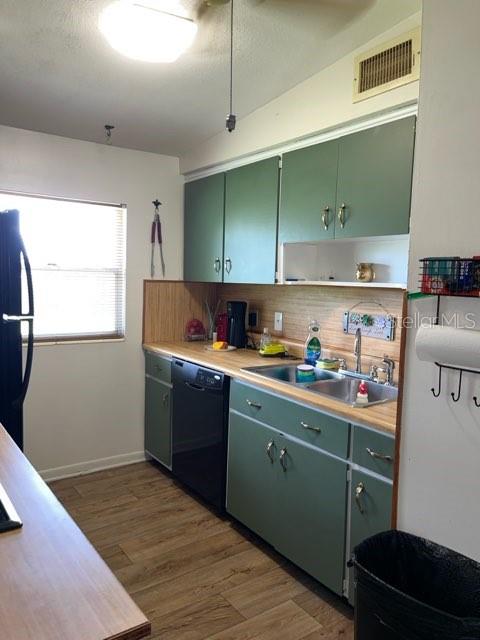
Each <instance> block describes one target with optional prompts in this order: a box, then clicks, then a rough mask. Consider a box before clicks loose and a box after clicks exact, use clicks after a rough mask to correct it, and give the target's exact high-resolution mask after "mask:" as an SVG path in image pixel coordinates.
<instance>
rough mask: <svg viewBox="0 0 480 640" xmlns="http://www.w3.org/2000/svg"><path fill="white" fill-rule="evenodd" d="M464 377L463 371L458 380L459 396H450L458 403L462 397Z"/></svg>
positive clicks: (452, 394)
mask: <svg viewBox="0 0 480 640" xmlns="http://www.w3.org/2000/svg"><path fill="white" fill-rule="evenodd" d="M462 376H463V371H462V370H460V377H459V379H458V391H457V396H456V397H455V394H454V393H453V391H452V393H451V394H450V395H451V396H452V400H453V401H454V402H458V401H459V400H460V396H461V395H462Z"/></svg>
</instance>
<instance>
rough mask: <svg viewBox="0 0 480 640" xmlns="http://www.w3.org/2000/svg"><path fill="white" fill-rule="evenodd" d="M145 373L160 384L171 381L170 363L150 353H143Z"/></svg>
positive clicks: (162, 357) (168, 360)
mask: <svg viewBox="0 0 480 640" xmlns="http://www.w3.org/2000/svg"><path fill="white" fill-rule="evenodd" d="M145 373H146V374H147V376H152V378H157V380H161V381H162V382H167V383H170V382H171V381H172V361H171V360H170V358H166V357H164V356H161V355H159V354H156V353H153V352H152V351H145Z"/></svg>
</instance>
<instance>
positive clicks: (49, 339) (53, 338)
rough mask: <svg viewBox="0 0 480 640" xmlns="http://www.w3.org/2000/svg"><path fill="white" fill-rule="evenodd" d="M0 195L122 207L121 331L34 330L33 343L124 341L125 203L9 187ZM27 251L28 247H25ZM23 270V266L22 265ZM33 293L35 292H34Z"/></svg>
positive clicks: (38, 344)
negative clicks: (38, 332)
mask: <svg viewBox="0 0 480 640" xmlns="http://www.w3.org/2000/svg"><path fill="white" fill-rule="evenodd" d="M0 195H6V196H18V197H24V198H38V199H41V200H55V201H60V202H68V203H74V204H85V205H93V206H101V207H113V208H116V209H123V216H124V218H123V225H124V233H123V247H122V250H123V251H122V254H123V287H122V290H121V296H122V300H123V304H122V307H123V308H122V315H123V331H122V332H121V333H120V332H104V333H98V334H89V335H77V334H74V333H72V334H68V335H59V336H57V335H54V334H52V335H50V336H44V337H42V336H40V337H38V336H35V332H34V345H35V346H51V345H60V344H89V343H90V344H97V343H100V342H125V340H126V331H127V329H126V316H127V299H126V289H127V222H128V220H127V213H128V207H127V205H126V204H125V203H116V202H103V201H95V200H82V199H79V198H67V197H64V196H50V195H45V194H38V193H28V192H25V191H14V190H9V189H0ZM27 253H28V247H27ZM22 271H23V267H22ZM119 290H120V287H118V288H116V291H119ZM34 294H35V292H34ZM26 345H27V338H25V337H23V336H22V346H26Z"/></svg>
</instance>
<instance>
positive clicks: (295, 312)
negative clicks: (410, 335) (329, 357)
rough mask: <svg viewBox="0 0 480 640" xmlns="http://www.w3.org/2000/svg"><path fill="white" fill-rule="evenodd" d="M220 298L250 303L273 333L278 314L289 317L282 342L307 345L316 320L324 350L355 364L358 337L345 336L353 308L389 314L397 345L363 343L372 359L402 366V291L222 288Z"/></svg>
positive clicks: (375, 341) (262, 324) (368, 340)
mask: <svg viewBox="0 0 480 640" xmlns="http://www.w3.org/2000/svg"><path fill="white" fill-rule="evenodd" d="M217 296H219V297H220V298H221V299H222V302H223V303H225V302H226V301H227V300H246V301H247V302H248V303H249V308H250V309H251V310H258V312H259V328H258V331H262V328H263V327H268V328H269V329H270V331H271V332H272V333H274V331H273V327H274V314H275V311H281V312H282V313H283V332H282V336H283V337H284V338H285V339H286V340H292V341H300V342H303V341H304V340H305V339H306V337H307V334H308V325H309V323H310V321H311V320H313V319H315V320H317V321H318V322H319V323H320V337H321V340H322V346H323V347H324V348H325V349H328V350H331V351H332V352H339V354H340V355H342V356H344V357H345V356H346V357H347V359H349V356H350V354H351V352H352V351H353V341H354V336H352V335H346V334H345V333H344V332H343V314H344V312H345V311H348V310H350V309H351V308H352V307H353V306H355V305H358V306H356V307H355V310H356V311H360V312H365V313H372V314H384V313H389V314H391V315H393V316H394V317H395V318H396V321H397V328H396V331H395V339H394V340H393V341H391V342H389V341H386V340H379V339H377V338H367V337H363V340H362V353H363V356H364V360H365V364H368V363H367V358H368V357H372V358H382V357H383V356H384V355H388V356H389V357H391V358H393V359H394V360H395V361H396V362H398V361H399V360H400V351H401V329H400V325H401V318H402V309H403V299H404V292H403V291H401V290H397V289H370V288H359V287H326V286H324V287H322V286H307V285H240V284H223V285H218V286H217Z"/></svg>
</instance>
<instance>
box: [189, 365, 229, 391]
mask: <svg viewBox="0 0 480 640" xmlns="http://www.w3.org/2000/svg"><path fill="white" fill-rule="evenodd" d="M195 382H196V384H198V385H200V386H201V387H205V388H207V389H221V388H222V385H223V375H222V374H221V373H217V372H215V371H209V370H208V369H199V370H198V371H197V377H196V380H195Z"/></svg>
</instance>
